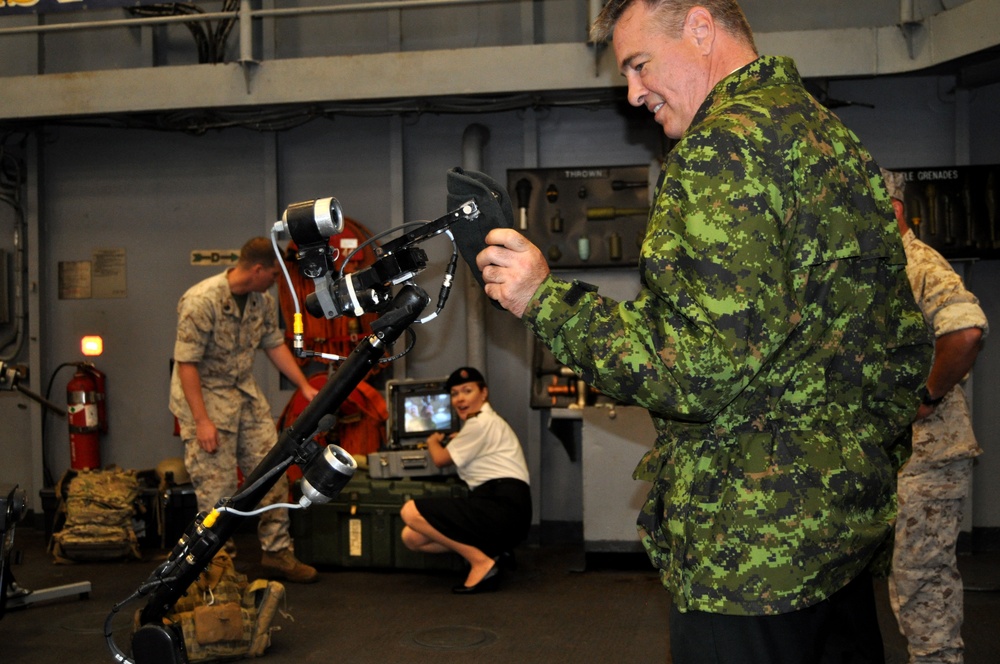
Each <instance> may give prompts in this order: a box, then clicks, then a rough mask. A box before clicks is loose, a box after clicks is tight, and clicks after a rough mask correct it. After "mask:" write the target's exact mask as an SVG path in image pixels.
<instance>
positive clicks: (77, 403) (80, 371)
mask: <svg viewBox="0 0 1000 664" xmlns="http://www.w3.org/2000/svg"><path fill="white" fill-rule="evenodd" d="M76 366H77V369H76V373H75V374H73V377H72V378H71V379H70V381H69V383H67V384H66V403H67V405H68V407H67V409H66V419H67V420H68V421H69V451H70V467H71V468H73V469H74V470H85V469H88V468H100V467H101V447H100V434H102V433H107V431H108V416H107V411H106V410H105V405H104V395H105V377H104V374H103V373H102V372H100V371H98V370H97V368H96V367H94V366H93V365H92V364H85V363H80V364H78V365H76Z"/></svg>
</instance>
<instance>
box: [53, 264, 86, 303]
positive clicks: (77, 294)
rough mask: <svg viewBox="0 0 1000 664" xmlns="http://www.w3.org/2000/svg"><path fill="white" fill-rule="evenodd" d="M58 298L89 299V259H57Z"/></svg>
mask: <svg viewBox="0 0 1000 664" xmlns="http://www.w3.org/2000/svg"><path fill="white" fill-rule="evenodd" d="M59 299H60V300H89V299H90V261H59Z"/></svg>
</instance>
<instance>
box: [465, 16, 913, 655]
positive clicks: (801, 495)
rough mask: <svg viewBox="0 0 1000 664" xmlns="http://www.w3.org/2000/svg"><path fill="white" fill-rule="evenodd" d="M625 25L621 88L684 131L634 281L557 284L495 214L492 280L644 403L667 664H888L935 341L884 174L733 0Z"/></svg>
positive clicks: (494, 290) (612, 25)
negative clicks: (885, 651)
mask: <svg viewBox="0 0 1000 664" xmlns="http://www.w3.org/2000/svg"><path fill="white" fill-rule="evenodd" d="M612 32H613V36H614V49H615V55H616V59H617V61H618V64H619V67H620V69H621V72H622V73H623V75H624V76H625V78H626V80H627V82H628V98H629V102H630V103H631V104H633V105H635V106H645V107H646V108H648V109H649V110H650V111H651V112H652V113H653V114H654V118H655V120H656V122H657V123H658V124H660V125H662V126H663V130H664V132H665V134H666V135H667V136H669V137H671V138H676V139H678V143H677V144H676V146H675V147H674V148H673V150H672V151H671V152H670V154H669V155H668V156H667V158H666V162H665V163H664V165H663V169H662V173H661V176H660V180H659V183H658V185H657V189H656V192H655V202H654V205H653V207H652V209H651V212H650V218H649V224H648V227H647V230H646V236H645V240H644V243H643V247H642V254H641V258H640V265H639V268H640V273H641V283H642V287H641V290H640V291H639V293H638V295H637V296H636V298H635V299H634V300H631V301H626V302H615V301H612V300H610V299H608V298H604V297H602V296H601V295H600V294H599V293H597V292H596V290H595V289H594V288H592V287H589V286H587V285H586V284H581V283H567V282H565V281H561V280H559V279H557V278H555V277H553V276H552V275H550V274H549V270H548V267H547V265H546V264H545V259H544V257H543V256H542V254H541V252H540V251H539V250H538V249H537V247H535V246H534V245H532V244H531V243H529V242H528V241H527V240H526V239H525V238H524V237H523V236H521V235H520V234H518V233H516V232H515V231H513V230H511V229H497V230H494V231H492V232H491V233H490V234H489V235H488V236H487V238H486V241H487V243H488V244H490V245H493V246H490V247H488V248H486V249H485V250H484V251H483V252H481V253H480V254H479V256H478V258H477V264H478V266H479V267H480V269H482V273H483V279H484V281H485V283H486V286H485V290H486V293H487V295H489V296H490V297H492V298H494V299H496V300H499V301H500V303H501V304H502V305H503V306H504V307H505V308H506V309H508V310H509V311H511V312H512V313H514V314H515V315H517V316H520V317H522V319H523V321H524V322H525V324H526V325H527V326H528V327H529V328H530V329H531V330H532V331H533V332H534V333H535V334H536V335H537V336H538V337H539V338H541V339H542V340H544V341H545V342H546V343H547V345H548V346H549V347H550V348H551V349H552V351H553V353H554V354H555V355H556V357H558V358H559V359H560V360H561V361H562V362H564V363H566V364H567V365H569V366H571V367H573V368H574V369H575V370H576V371H578V372H580V373H581V374H582V375H583V376H584V378H585V379H586V380H587V381H588V382H589V383H590V384H592V385H594V386H595V387H597V388H598V389H599V390H601V391H602V392H604V393H605V394H607V395H610V396H613V397H616V398H618V399H621V400H623V401H625V402H628V403H633V404H637V405H640V406H643V407H645V408H648V409H649V411H650V414H651V416H652V418H653V421H654V423H655V425H656V428H657V432H658V436H657V441H656V444H655V446H654V448H653V449H652V450H651V451H650V452H649V453H648V454H647V455H646V456H645V457H644V458H643V460H642V462H641V463H640V464H639V467H638V468H637V470H636V473H635V477H636V478H637V479H642V480H648V481H651V482H652V483H653V487H652V490H651V492H650V494H649V500H648V502H647V504H646V505H645V507H644V508H643V510H642V512H641V514H640V517H639V532H640V536H641V538H642V541H643V544H644V546H645V547H646V549H647V551H648V553H649V555H650V558H651V560H652V561H653V563H654V564H655V565H656V566H657V567H658V568H659V569H660V570H661V574H662V579H663V583H664V585H665V586H666V588H667V589H668V590H669V591H670V592H671V593H672V597H673V609H672V611H671V617H670V632H671V635H670V641H671V650H672V652H673V656H674V661H675V662H678V663H679V662H689V661H712V662H755V661H759V662H779V661H781V662H783V661H789V662H791V661H797V662H819V661H824V659H823V658H824V657H829V656H832V655H833V654H834V653H836V657H838V659H837V661H878V662H881V661H882V641H881V636H880V634H879V631H878V624H877V620H876V616H875V604H874V596H873V592H872V588H871V583H870V580H869V579H870V577H869V576H868V574H867V570H868V569H870V567H871V566H872V565H873V563H874V561H875V560H876V558H878V557H879V556H878V554H879V553H880V552H881V553H883V554H884V553H885V547H886V546H887V545H888V544H889V543H890V541H891V539H892V521H893V518H894V515H895V495H894V489H895V486H894V478H895V473H896V470H897V469H898V467H899V466H900V465H901V463H902V461H903V460H904V458H905V455H906V449H905V445H898V444H896V441H897V440H899V439H900V438H901V436H902V437H903V438H904V439H905V433H906V431H907V427H908V424H909V422H910V420H911V418H912V416H913V414H914V412H915V410H916V408H917V404H918V402H919V396H918V390H919V389H920V388H921V386H922V385H923V379H924V377H925V376H926V374H927V370H928V368H929V366H930V355H931V346H930V344H929V338H928V335H927V331H926V329H925V328H924V326H923V321H922V319H921V316H920V312H919V311H918V310H917V308H916V306H915V304H914V300H913V296H912V294H911V292H910V288H909V284H908V283H907V279H906V274H905V271H904V267H905V259H904V255H903V249H902V246H901V244H900V241H899V237H898V234H896V233H895V226H894V221H893V215H892V208H891V205H890V202H889V198H888V196H887V194H886V190H885V187H884V184H883V182H882V178H881V175H880V173H879V170H878V167H877V166H876V165H875V164H874V162H873V160H872V158H871V156H870V155H869V154H868V152H867V151H866V150H865V149H864V148H863V147H862V146H861V145H860V143H859V141H858V139H857V137H856V136H855V135H854V134H853V133H852V132H851V131H849V130H848V129H847V128H846V127H845V126H844V125H843V124H842V123H841V122H840V121H839V120H838V119H837V118H836V117H835V116H834V115H833V114H831V113H830V112H829V111H827V110H826V109H825V108H823V107H822V106H821V105H820V104H818V103H817V102H816V101H815V100H814V99H813V98H812V97H811V96H810V95H809V94H808V93H807V92H806V90H805V89H804V88H803V85H802V81H801V79H800V78H799V75H798V73H797V71H796V69H795V66H794V64H793V62H792V61H791V60H789V59H786V58H777V57H758V55H757V52H756V48H755V46H754V43H753V36H752V33H751V32H750V29H749V26H748V25H747V24H746V19H745V18H744V17H743V14H742V11H741V10H740V8H739V6H738V5H737V4H736V2H735V0H704V1H702V2H697V3H696V2H694V1H693V0H649V1H648V2H647V1H646V0H636V1H635V2H633V1H632V0H613V1H612V2H610V3H608V5H607V6H606V7H605V8H604V10H603V12H602V14H601V16H600V17H599V18H598V20H597V22H596V23H595V26H594V29H593V30H592V38H594V40H595V41H602V40H604V39H606V38H607V37H608V36H609V35H610V34H611V33H612ZM882 557H883V558H884V557H885V556H882ZM806 609H808V610H806ZM748 616H749V617H751V618H750V619H748V618H747V617H748ZM719 635H726V636H719ZM842 649H843V650H846V653H841V652H840V651H841V650H842ZM841 655H843V657H844V658H843V659H839V658H840V657H841ZM706 657H707V658H708V659H703V658H706ZM716 657H718V658H716ZM786 657H787V658H788V659H785V658H786Z"/></svg>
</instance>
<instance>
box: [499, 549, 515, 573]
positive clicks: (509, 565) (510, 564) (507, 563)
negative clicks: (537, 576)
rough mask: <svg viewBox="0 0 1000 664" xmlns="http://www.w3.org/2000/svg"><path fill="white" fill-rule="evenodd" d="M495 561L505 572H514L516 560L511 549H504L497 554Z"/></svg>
mask: <svg viewBox="0 0 1000 664" xmlns="http://www.w3.org/2000/svg"><path fill="white" fill-rule="evenodd" d="M496 561H497V564H498V565H500V569H502V570H503V571H505V572H514V571H516V570H517V560H516V559H515V558H514V552H513V551H504V552H503V553H501V554H500V555H499V556H497V558H496Z"/></svg>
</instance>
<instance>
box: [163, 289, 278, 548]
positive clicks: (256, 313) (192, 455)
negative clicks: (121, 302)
mask: <svg viewBox="0 0 1000 664" xmlns="http://www.w3.org/2000/svg"><path fill="white" fill-rule="evenodd" d="M177 319H178V321H177V341H176V343H175V345H174V361H175V362H196V363H197V364H198V373H199V374H200V376H201V391H202V395H203V396H204V399H205V408H206V409H207V411H208V416H209V417H210V418H211V419H212V422H213V423H214V424H215V426H216V428H217V429H218V432H219V447H218V450H217V451H216V452H215V454H208V453H207V452H205V451H204V450H202V449H201V446H200V445H199V444H198V437H197V430H196V427H195V423H194V419H193V418H192V416H191V409H190V408H189V406H188V403H187V400H186V399H185V398H184V390H183V389H182V388H181V382H180V378H179V377H178V375H177V368H176V367H175V368H174V373H173V377H172V379H171V382H170V411H171V412H172V413H173V414H174V415H176V416H177V419H178V420H179V422H180V427H181V438H182V439H183V440H184V446H185V455H184V464H185V466H186V467H187V471H188V474H189V475H191V482H192V484H194V488H195V493H196V494H197V497H198V510H199V511H208V510H211V509H212V508H213V507H214V506H215V504H216V502H218V500H219V499H220V498H222V497H224V496H232V495H233V494H234V493H235V492H236V479H237V478H236V468H237V465H238V466H239V468H240V469H241V470H242V471H243V474H244V476H246V475H249V473H250V472H251V471H252V470H253V469H254V468H255V467H256V466H257V464H258V463H260V461H261V460H262V459H263V458H264V456H265V455H266V454H267V453H268V451H269V450H270V449H271V448H272V447H273V446H274V444H275V443H276V442H277V440H278V434H277V428H276V427H275V424H274V418H273V417H272V415H271V407H270V405H269V404H268V402H267V399H266V398H265V397H264V394H263V393H262V392H261V391H260V387H259V386H258V385H257V381H255V380H254V377H253V362H254V355H255V353H256V351H257V349H258V348H260V349H268V348H274V347H276V346H280V345H281V344H283V343H284V342H285V340H284V336H283V335H282V332H281V330H280V329H279V328H278V314H277V309H276V308H275V304H274V298H272V297H271V295H270V294H269V293H266V292H265V293H256V292H251V293H249V294H248V295H247V301H246V306H245V308H244V312H243V316H242V317H241V316H240V309H239V306H238V305H237V304H236V301H235V300H234V299H233V296H232V293H231V292H230V290H229V283H228V282H227V280H226V273H225V272H223V273H222V274H219V275H216V276H214V277H209V278H208V279H205V280H204V281H201V282H200V283H197V284H195V285H194V286H192V287H191V288H190V289H189V290H188V291H187V292H186V293H184V295H183V296H182V297H181V299H180V302H179V303H178V304H177ZM287 497H288V481H287V479H285V478H284V476H282V479H281V480H279V481H278V482H277V484H275V486H274V487H273V488H272V489H271V491H270V492H268V494H267V496H265V498H264V500H262V501H261V504H262V505H270V504H271V503H276V502H282V501H284V500H286V499H287ZM257 534H258V536H259V538H260V544H261V548H262V549H263V550H264V551H280V550H282V549H286V548H288V547H289V546H291V538H290V536H289V534H288V511H287V510H285V509H276V510H270V511H267V512H265V513H263V514H261V516H260V520H259V522H258V529H257Z"/></svg>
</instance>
